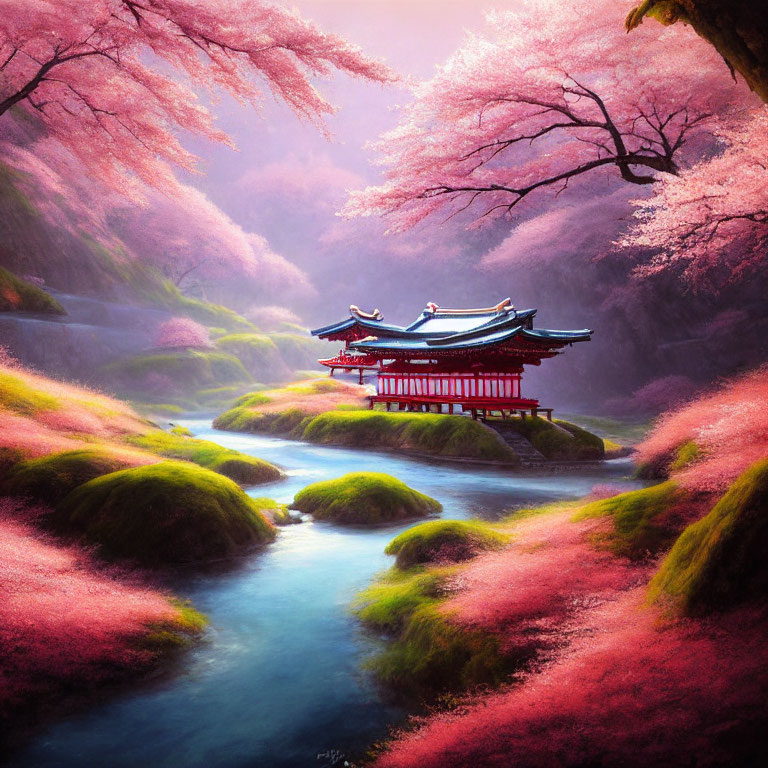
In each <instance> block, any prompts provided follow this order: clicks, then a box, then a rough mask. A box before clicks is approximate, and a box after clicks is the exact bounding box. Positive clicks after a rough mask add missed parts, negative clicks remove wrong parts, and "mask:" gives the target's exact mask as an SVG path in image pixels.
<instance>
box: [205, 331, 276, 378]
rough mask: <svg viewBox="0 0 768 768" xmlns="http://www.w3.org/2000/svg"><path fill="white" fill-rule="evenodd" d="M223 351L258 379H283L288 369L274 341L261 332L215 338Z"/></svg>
mask: <svg viewBox="0 0 768 768" xmlns="http://www.w3.org/2000/svg"><path fill="white" fill-rule="evenodd" d="M216 346H217V347H218V348H219V349H221V350H222V351H223V352H227V353H229V354H231V355H234V356H235V357H237V358H238V359H239V360H240V362H242V364H243V366H244V367H245V369H246V370H247V371H248V372H249V373H251V374H252V375H253V376H255V377H256V379H258V380H259V381H270V380H275V379H281V378H282V379H284V378H285V377H286V376H287V375H288V373H289V371H288V369H287V368H286V366H285V363H284V362H283V358H282V357H281V355H280V351H279V350H278V348H277V346H276V345H275V343H274V341H272V339H270V338H269V336H266V335H265V334H261V333H232V334H228V335H227V336H222V337H221V338H219V339H217V340H216Z"/></svg>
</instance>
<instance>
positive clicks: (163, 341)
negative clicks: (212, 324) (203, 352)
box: [155, 317, 211, 348]
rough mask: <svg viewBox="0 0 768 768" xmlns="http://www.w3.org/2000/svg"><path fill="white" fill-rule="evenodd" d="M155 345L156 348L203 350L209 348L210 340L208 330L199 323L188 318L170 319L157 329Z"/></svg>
mask: <svg viewBox="0 0 768 768" xmlns="http://www.w3.org/2000/svg"><path fill="white" fill-rule="evenodd" d="M155 344H156V345H157V346H158V347H171V348H174V347H192V348H205V347H210V346H211V339H210V336H209V335H208V329H207V328H206V327H205V326H203V325H200V323H196V322H195V321H194V320H190V319H189V318H188V317H172V318H171V319H170V320H166V321H165V322H164V323H162V324H161V325H160V327H159V328H158V329H157V333H156V335H155Z"/></svg>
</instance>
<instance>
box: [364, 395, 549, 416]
mask: <svg viewBox="0 0 768 768" xmlns="http://www.w3.org/2000/svg"><path fill="white" fill-rule="evenodd" d="M368 403H369V407H370V408H373V406H374V405H376V403H384V404H385V406H386V408H387V410H388V411H389V410H392V406H395V410H398V411H417V412H422V413H431V412H432V411H433V409H434V412H435V413H441V412H442V410H443V407H446V408H448V409H449V412H452V411H453V409H454V408H455V407H456V406H458V407H459V408H460V410H461V411H462V412H465V413H471V414H472V418H473V419H478V418H479V419H483V420H484V419H486V418H488V416H494V415H495V416H499V417H500V418H509V417H512V416H517V415H520V416H525V415H526V414H530V415H531V416H538V415H539V414H544V415H545V416H546V417H547V419H548V420H549V421H552V411H553V409H552V408H542V407H541V406H540V405H539V401H538V400H529V399H526V398H519V397H518V398H510V399H501V398H488V399H477V398H472V400H471V402H467V401H466V400H464V399H463V398H458V397H455V398H452V397H445V396H438V397H435V396H421V397H418V396H411V395H406V396H398V395H369V397H368Z"/></svg>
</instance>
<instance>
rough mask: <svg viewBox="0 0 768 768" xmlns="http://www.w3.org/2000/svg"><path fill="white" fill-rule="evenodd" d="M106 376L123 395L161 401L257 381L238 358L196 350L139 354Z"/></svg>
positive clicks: (105, 371)
mask: <svg viewBox="0 0 768 768" xmlns="http://www.w3.org/2000/svg"><path fill="white" fill-rule="evenodd" d="M102 374H103V375H104V377H105V378H106V380H107V381H108V382H110V384H111V385H113V386H115V387H117V388H118V389H119V390H120V391H121V392H124V393H128V394H129V395H139V396H140V397H139V398H138V399H142V400H153V399H156V400H158V402H162V401H165V402H167V400H168V399H169V397H170V399H172V400H173V399H177V398H176V397H175V396H177V395H178V396H181V397H184V395H189V394H190V393H192V394H194V393H195V392H197V391H199V390H202V389H206V388H208V389H210V388H212V387H214V386H216V387H218V386H221V385H224V384H235V383H239V384H247V383H249V382H252V381H253V378H252V376H251V375H250V374H249V373H248V371H246V370H245V368H244V367H243V364H242V363H241V362H240V360H238V359H237V358H236V357H235V356H234V355H230V354H227V353H226V352H217V351H205V350H196V349H188V350H167V351H163V352H154V353H150V354H145V355H136V356H134V357H130V358H127V359H124V360H118V361H117V362H115V363H110V364H109V365H107V366H105V367H104V368H103V369H102Z"/></svg>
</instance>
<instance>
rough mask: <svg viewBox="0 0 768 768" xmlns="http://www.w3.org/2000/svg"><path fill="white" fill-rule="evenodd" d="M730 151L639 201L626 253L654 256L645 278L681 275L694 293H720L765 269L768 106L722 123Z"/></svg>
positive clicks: (666, 182)
mask: <svg viewBox="0 0 768 768" xmlns="http://www.w3.org/2000/svg"><path fill="white" fill-rule="evenodd" d="M716 133H717V136H718V138H719V139H720V141H721V142H722V144H723V145H724V147H725V149H724V151H723V152H722V153H721V154H719V155H716V156H715V157H713V158H711V159H707V160H704V161H702V162H700V163H698V164H697V165H695V166H693V167H692V168H689V169H687V170H684V171H682V172H681V173H680V175H679V176H668V177H665V178H664V179H663V180H662V181H661V183H660V184H659V188H658V193H657V194H656V195H655V196H654V197H652V198H650V199H646V200H643V201H638V205H639V209H638V211H637V213H636V216H637V217H638V219H639V222H638V223H637V225H636V226H635V227H634V228H632V229H631V230H630V231H629V232H628V233H627V235H626V236H625V237H623V238H622V239H621V240H620V243H621V245H623V246H624V247H637V246H639V247H641V248H651V249H653V253H654V254H655V255H654V256H653V257H652V258H651V259H650V261H649V262H648V263H646V264H645V265H643V266H642V267H641V268H640V269H639V272H640V274H642V275H648V274H654V273H657V272H661V271H670V272H679V273H681V274H682V275H683V277H684V278H685V279H686V280H687V281H688V282H689V283H690V284H691V285H692V286H694V287H696V288H715V289H716V288H718V287H720V286H722V285H724V284H726V283H728V282H735V281H738V280H741V279H744V278H746V277H749V276H752V275H754V274H755V273H757V272H760V271H762V270H764V269H765V264H766V254H768V195H767V194H766V189H768V108H758V109H757V110H754V111H753V112H752V113H751V114H750V116H749V118H748V119H746V120H744V121H741V120H739V121H735V120H733V121H730V122H729V123H727V124H724V125H721V126H720V127H719V128H718V130H717V132H716Z"/></svg>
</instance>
